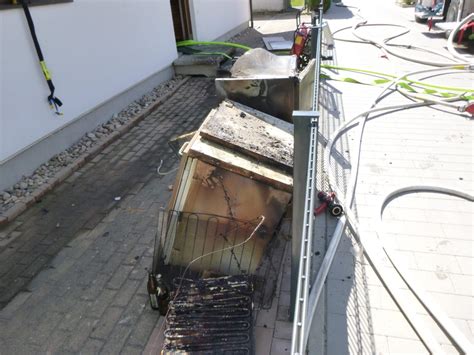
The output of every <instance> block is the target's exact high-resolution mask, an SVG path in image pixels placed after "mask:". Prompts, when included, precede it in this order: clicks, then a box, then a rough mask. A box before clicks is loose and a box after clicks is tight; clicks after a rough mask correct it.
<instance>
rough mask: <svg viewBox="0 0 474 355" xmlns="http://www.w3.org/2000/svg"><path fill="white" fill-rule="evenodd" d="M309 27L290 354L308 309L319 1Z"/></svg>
mask: <svg viewBox="0 0 474 355" xmlns="http://www.w3.org/2000/svg"><path fill="white" fill-rule="evenodd" d="M314 15H315V14H313V21H312V24H313V26H312V31H311V47H312V48H311V49H312V52H311V53H312V57H313V58H315V60H316V64H315V66H314V95H313V105H312V111H304V112H302V111H295V112H294V115H293V122H294V125H295V127H294V132H295V133H294V135H295V144H294V146H295V153H294V179H293V185H294V191H293V242H292V265H291V267H292V307H293V336H292V344H291V354H292V355H300V354H305V353H306V346H307V343H308V335H309V327H310V326H311V324H310V319H311V318H312V317H311V316H310V314H309V312H311V308H312V307H311V305H310V303H309V300H310V289H311V285H310V282H311V280H310V271H311V254H312V239H313V222H314V216H313V211H314V199H315V195H316V167H317V147H318V120H319V113H318V112H317V109H318V102H319V81H320V80H319V78H320V71H321V45H322V43H321V42H322V31H323V22H322V21H323V8H322V1H321V4H320V7H319V16H314Z"/></svg>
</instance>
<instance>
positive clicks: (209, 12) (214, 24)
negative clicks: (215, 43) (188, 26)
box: [190, 0, 250, 41]
mask: <svg viewBox="0 0 474 355" xmlns="http://www.w3.org/2000/svg"><path fill="white" fill-rule="evenodd" d="M190 5H191V12H192V13H191V17H192V23H193V35H194V39H195V40H197V41H212V40H215V39H218V38H223V37H224V38H225V37H230V36H231V34H234V33H235V32H239V30H242V29H243V28H245V27H247V26H248V21H249V20H250V3H249V0H190Z"/></svg>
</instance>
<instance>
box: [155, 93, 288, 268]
mask: <svg viewBox="0 0 474 355" xmlns="http://www.w3.org/2000/svg"><path fill="white" fill-rule="evenodd" d="M292 129H293V127H292V125H291V124H289V123H287V122H284V121H281V120H278V119H275V118H274V117H272V116H269V115H266V114H264V113H261V112H258V111H256V110H253V109H251V108H249V107H246V106H243V105H240V104H237V103H235V102H232V101H224V102H223V103H222V104H221V105H220V106H219V107H218V108H217V109H215V110H213V111H212V112H211V113H210V114H209V115H208V117H207V118H206V120H205V121H204V123H203V124H202V126H201V128H200V129H199V130H198V131H197V132H196V134H195V135H194V137H193V139H192V140H191V141H190V142H189V144H188V145H187V146H186V148H185V149H184V150H183V157H182V160H181V165H180V169H179V172H178V176H177V179H176V183H175V185H174V190H173V196H172V199H171V201H170V204H169V210H170V211H174V212H175V213H174V216H173V217H172V218H168V221H167V226H166V228H165V229H164V230H163V233H164V235H163V236H162V237H161V242H162V243H163V250H164V259H165V263H167V264H172V265H182V266H186V265H188V264H189V263H190V262H191V261H192V260H195V259H197V258H199V261H197V262H195V263H193V264H192V265H191V267H190V268H191V270H193V271H197V272H203V271H212V272H215V273H219V274H227V275H232V274H239V273H254V272H255V270H256V269H257V267H258V265H259V263H260V261H261V259H262V256H263V254H264V252H265V249H266V246H267V245H268V243H269V242H270V241H271V239H272V237H273V235H274V232H275V230H276V229H277V227H278V225H279V223H280V221H281V218H282V216H283V215H284V213H285V210H286V208H287V205H288V203H289V202H290V200H291V196H292V184H293V180H292V165H293V163H292V162H293V132H292ZM260 216H264V217H265V220H264V222H263V225H262V226H261V227H260V228H259V229H258V231H257V233H256V234H255V236H254V237H252V238H250V240H248V241H247V239H249V236H250V235H251V234H252V231H253V230H254V229H255V227H256V226H257V225H258V223H259V221H260V219H259V217H260ZM233 246H237V247H233ZM205 255H208V256H206V257H204V258H203V257H202V256H205Z"/></svg>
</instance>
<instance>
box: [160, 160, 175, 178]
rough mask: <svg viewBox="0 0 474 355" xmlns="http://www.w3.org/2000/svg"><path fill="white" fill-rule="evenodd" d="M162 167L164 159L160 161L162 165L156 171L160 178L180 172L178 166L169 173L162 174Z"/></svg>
mask: <svg viewBox="0 0 474 355" xmlns="http://www.w3.org/2000/svg"><path fill="white" fill-rule="evenodd" d="M162 166H163V159H161V160H160V165H159V166H158V168H157V169H156V173H157V174H158V175H160V176H166V175H169V174H171V173H174V172H175V171H178V170H179V166H178V167H177V168H174V169H171V170H169V171H165V172H161V167H162Z"/></svg>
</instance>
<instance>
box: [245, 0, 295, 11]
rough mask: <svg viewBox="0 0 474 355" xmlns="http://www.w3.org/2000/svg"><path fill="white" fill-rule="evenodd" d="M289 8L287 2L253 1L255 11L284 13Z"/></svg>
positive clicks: (279, 0)
mask: <svg viewBox="0 0 474 355" xmlns="http://www.w3.org/2000/svg"><path fill="white" fill-rule="evenodd" d="M286 7H287V0H253V11H255V12H259V11H260V12H264V11H282V10H285V9H286Z"/></svg>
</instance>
